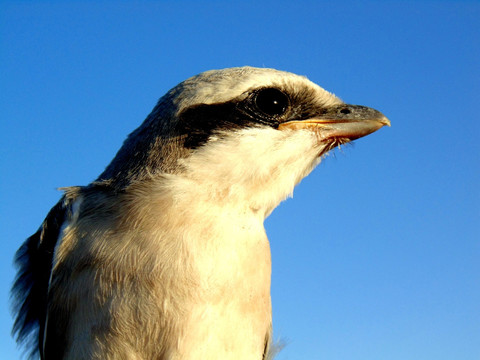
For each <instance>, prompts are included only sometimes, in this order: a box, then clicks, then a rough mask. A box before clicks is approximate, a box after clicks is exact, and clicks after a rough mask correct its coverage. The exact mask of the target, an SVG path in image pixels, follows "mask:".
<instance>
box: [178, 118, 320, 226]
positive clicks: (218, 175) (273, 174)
mask: <svg viewBox="0 0 480 360" xmlns="http://www.w3.org/2000/svg"><path fill="white" fill-rule="evenodd" d="M324 147H325V145H324V144H322V143H320V142H319V141H318V138H317V136H316V134H315V133H314V132H312V131H309V130H301V131H299V130H295V131H291V130H286V131H280V130H276V129H273V128H270V127H255V128H247V129H242V130H238V131H235V132H230V133H225V134H220V135H219V136H218V137H213V138H212V139H210V140H209V142H208V143H207V144H206V145H205V146H202V147H201V148H199V149H198V150H196V151H195V152H194V153H193V154H192V155H191V156H190V157H188V158H187V159H184V160H182V161H181V164H182V165H183V166H184V168H185V172H184V173H182V175H181V176H178V177H176V179H172V180H173V183H172V185H173V186H175V187H177V192H176V193H177V194H179V195H178V196H180V197H181V196H188V195H189V194H192V193H194V194H196V196H197V197H203V198H202V199H201V200H204V201H207V202H212V203H214V204H217V205H219V206H222V207H223V206H228V207H230V206H235V207H241V208H244V210H247V209H250V210H254V211H255V212H258V214H260V215H261V216H263V217H266V216H268V215H269V214H270V213H271V211H272V210H273V209H274V208H275V207H276V206H277V205H278V204H279V203H280V202H281V201H283V200H284V199H286V198H287V197H288V196H291V195H292V193H293V189H294V187H295V185H296V184H298V183H299V182H300V180H302V179H303V178H304V177H305V176H307V175H308V174H309V173H310V172H311V171H312V169H313V168H314V167H315V166H316V165H317V164H318V163H319V162H320V157H319V154H320V153H321V152H322V150H323V149H324ZM178 200H182V199H178ZM197 200H200V199H198V198H197Z"/></svg>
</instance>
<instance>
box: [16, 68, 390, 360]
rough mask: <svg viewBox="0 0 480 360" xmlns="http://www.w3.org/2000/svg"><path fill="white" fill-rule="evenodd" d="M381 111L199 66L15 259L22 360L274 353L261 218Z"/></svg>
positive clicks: (305, 86)
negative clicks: (26, 354)
mask: <svg viewBox="0 0 480 360" xmlns="http://www.w3.org/2000/svg"><path fill="white" fill-rule="evenodd" d="M383 126H390V121H389V120H388V119H387V118H386V117H385V116H384V115H383V114H382V113H381V112H379V111H377V110H375V109H373V108H370V107H366V106H360V105H349V104H346V103H345V102H343V101H342V100H341V99H340V98H338V97H337V96H335V95H334V94H333V93H330V92H328V91H327V90H324V89H323V88H321V87H320V86H319V85H317V84H315V83H313V82H312V81H310V80H308V78H307V77H305V76H300V75H296V74H293V73H290V72H285V71H280V70H275V69H269V68H255V67H249V66H244V67H234V68H227V69H221V70H210V71H206V72H203V73H201V74H199V75H196V76H193V77H191V78H189V79H187V80H185V81H183V82H181V83H180V84H178V85H177V86H175V87H174V88H172V89H171V90H170V91H168V92H167V93H166V94H165V95H164V96H163V97H161V98H160V100H159V101H158V102H157V104H156V106H155V107H154V108H153V110H152V112H151V113H150V114H149V115H148V116H147V118H146V119H145V120H144V122H143V123H142V124H141V125H140V126H139V127H138V128H137V129H136V130H134V131H133V132H132V133H131V134H130V135H128V137H127V138H126V140H125V141H124V143H123V145H122V146H121V148H120V150H119V151H118V153H117V154H116V156H115V157H114V159H113V160H112V161H111V163H110V164H109V165H108V166H107V167H106V168H105V170H104V171H103V172H102V173H101V174H100V175H99V176H98V178H96V180H94V181H92V182H91V183H90V184H88V185H85V186H70V187H65V188H61V190H62V191H63V195H62V197H61V199H60V200H59V202H58V203H57V204H56V205H55V206H54V207H53V208H52V209H51V210H50V212H49V213H48V214H47V216H46V218H45V220H44V221H43V223H42V224H41V226H40V227H39V229H38V231H37V232H35V233H34V234H33V235H32V236H30V237H29V238H28V239H27V240H25V242H24V243H23V244H22V245H21V247H20V248H19V249H18V251H17V253H16V255H15V264H16V266H17V269H18V270H17V275H16V278H15V281H14V284H13V286H12V303H13V309H14V310H13V311H14V316H15V320H14V325H13V329H12V333H13V335H14V336H15V337H16V340H17V342H18V343H19V344H22V345H24V346H25V347H26V348H27V350H30V351H31V353H30V355H31V356H32V357H33V358H38V357H40V358H41V359H43V360H54V359H76V360H83V359H85V360H86V359H103V360H105V359H107V360H108V359H135V360H147V359H158V360H166V359H169V360H177V359H183V360H191V359H222V360H234V359H235V360H236V359H242V360H262V359H269V358H271V357H272V356H273V355H272V354H273V353H274V351H273V349H274V346H273V345H272V343H273V342H272V307H271V296H270V285H271V283H270V281H271V280H270V279H271V254H270V243H269V240H268V239H267V236H266V233H265V229H264V225H263V223H264V220H265V218H266V217H267V216H268V215H269V214H270V213H271V212H272V211H273V210H274V208H275V207H276V206H277V205H279V203H280V202H282V201H283V200H285V199H286V198H288V197H289V196H291V195H292V193H293V189H294V187H295V185H297V184H298V183H299V182H300V181H301V180H302V179H303V178H304V177H305V176H307V175H308V174H309V173H310V172H311V171H312V170H313V169H314V168H315V167H316V166H317V165H318V164H319V163H320V162H321V160H322V159H323V158H325V156H326V154H327V153H329V152H330V151H331V150H333V149H335V148H336V147H338V146H340V145H343V144H346V143H349V142H351V141H353V140H355V139H358V138H360V137H363V136H366V135H368V134H371V133H373V132H375V131H376V130H378V129H380V128H381V127H383Z"/></svg>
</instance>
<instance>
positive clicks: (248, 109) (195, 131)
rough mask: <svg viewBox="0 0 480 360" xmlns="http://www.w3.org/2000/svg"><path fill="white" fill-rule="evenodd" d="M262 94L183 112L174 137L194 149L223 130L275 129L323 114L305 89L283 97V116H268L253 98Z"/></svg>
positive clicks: (199, 106)
mask: <svg viewBox="0 0 480 360" xmlns="http://www.w3.org/2000/svg"><path fill="white" fill-rule="evenodd" d="M262 90H264V89H257V90H255V91H252V92H251V93H250V94H249V95H248V96H247V97H246V98H243V99H234V100H231V101H228V102H224V103H218V104H199V105H194V106H191V107H189V108H187V109H185V110H183V111H182V112H181V113H180V114H179V116H178V117H179V119H178V123H177V126H176V129H175V132H176V135H177V136H179V137H182V138H184V139H185V142H184V146H185V147H186V148H189V149H194V148H197V147H199V146H201V145H203V144H205V143H206V142H207V140H208V138H209V137H210V136H211V135H212V134H214V133H216V132H219V131H222V130H227V131H228V130H233V129H241V128H245V127H249V126H257V125H267V126H271V127H273V128H278V125H279V124H280V123H282V122H285V121H289V120H306V119H310V118H312V117H314V116H318V115H319V114H321V113H322V112H323V111H325V109H322V108H319V105H318V104H317V103H316V102H315V99H316V94H315V93H314V92H313V91H311V90H309V89H308V90H303V91H299V92H296V93H294V94H287V93H286V96H288V99H289V104H288V108H287V109H286V111H285V113H284V114H281V115H272V116H269V115H268V114H265V113H264V112H262V111H261V110H260V109H258V107H257V104H256V103H255V101H256V95H257V94H258V92H259V91H262ZM267 90H268V88H267ZM278 91H280V90H278Z"/></svg>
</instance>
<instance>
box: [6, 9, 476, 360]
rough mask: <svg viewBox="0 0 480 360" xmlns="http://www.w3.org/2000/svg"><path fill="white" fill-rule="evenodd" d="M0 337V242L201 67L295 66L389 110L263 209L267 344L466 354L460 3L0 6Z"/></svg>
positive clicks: (472, 70) (469, 303) (336, 351)
mask: <svg viewBox="0 0 480 360" xmlns="http://www.w3.org/2000/svg"><path fill="white" fill-rule="evenodd" d="M0 10H1V12H0V46H1V48H0V69H1V71H0V74H1V75H0V76H1V81H0V93H1V96H0V107H1V108H0V119H1V122H0V126H1V128H0V151H1V156H0V162H1V170H0V185H1V186H0V224H1V226H0V229H1V230H0V231H1V239H2V244H3V251H2V252H1V254H0V257H1V258H0V264H1V265H0V266H1V269H0V301H1V306H0V349H1V351H2V355H1V357H2V358H4V359H16V358H19V357H20V353H21V351H20V350H19V349H17V348H16V346H15V344H14V342H13V340H12V339H11V338H10V336H9V332H10V328H11V323H12V320H11V316H10V314H9V310H8V309H9V305H8V292H9V287H10V285H11V282H12V279H13V277H14V270H13V267H12V257H13V254H14V252H15V250H16V249H17V248H18V246H19V245H20V244H21V243H22V241H23V240H24V239H25V238H26V237H28V236H29V235H30V234H32V233H33V232H35V231H36V229H37V227H38V226H39V225H40V223H41V221H42V220H43V218H44V216H45V215H46V213H47V212H48V210H49V209H50V207H51V206H53V205H54V204H55V202H56V201H57V200H58V198H59V196H60V193H59V192H58V191H56V188H57V187H61V186H70V185H84V184H87V183H89V182H90V181H92V180H93V179H94V178H96V177H97V175H98V174H99V173H100V172H101V171H102V170H103V169H104V167H105V166H106V165H107V164H108V163H109V161H110V160H111V159H112V158H113V156H114V154H115V153H116V151H117V150H118V148H119V147H120V145H121V143H122V141H123V140H124V138H125V137H126V135H127V134H128V133H129V132H131V131H132V130H133V129H135V128H136V127H137V126H138V125H139V124H140V123H141V122H142V121H143V119H144V118H145V116H146V115H147V114H148V113H149V112H150V110H151V109H152V107H153V106H154V104H155V102H156V101H157V99H158V98H159V97H160V96H161V95H163V94H164V93H165V92H166V91H167V90H168V89H169V88H171V87H173V86H174V85H176V84H177V83H178V82H180V81H182V80H184V79H186V78H187V77H190V76H192V75H194V74H196V73H199V72H201V71H204V70H209V69H215V68H224V67H232V66H241V65H251V66H258V67H273V68H277V69H281V70H287V71H291V72H295V73H299V74H303V75H307V76H308V77H309V78H310V79H311V80H313V81H314V82H316V83H318V84H320V85H321V86H323V87H324V88H326V89H327V90H330V91H332V92H334V93H336V94H337V95H339V96H340V97H341V98H342V99H343V100H345V101H346V102H349V103H354V104H361V105H368V106H372V107H375V108H377V109H379V110H381V111H382V112H383V113H384V114H386V115H387V116H388V117H389V118H390V120H391V121H392V127H391V128H384V129H381V130H380V131H378V132H377V133H375V134H373V135H370V136H368V137H366V138H363V139H359V140H357V141H356V142H355V144H354V145H353V146H349V147H346V148H344V149H343V150H342V151H336V152H335V155H334V156H330V157H328V158H327V159H325V161H324V162H323V163H322V164H321V165H320V166H319V167H318V168H317V169H316V170H315V171H314V172H313V173H312V174H311V175H310V176H309V177H308V178H306V179H305V180H304V181H303V182H302V183H301V184H300V185H299V186H298V187H297V189H296V191H295V195H294V198H293V199H289V200H288V201H286V202H284V203H282V204H281V205H280V207H279V208H277V209H276V210H275V211H274V213H273V214H272V215H271V216H270V218H268V219H267V221H266V229H267V233H268V235H269V238H270V242H271V247H272V254H273V278H272V296H273V308H274V328H275V336H276V338H283V339H284V340H286V342H287V346H286V348H285V349H284V350H283V351H282V353H281V354H280V355H279V357H278V359H280V360H287V359H292V360H293V359H329V360H334V359H338V360H345V359H355V360H359V359H368V360H374V359H379V360H383V359H389V360H395V359H398V360H400V359H401V360H404V359H422V360H425V359H432V360H433V359H435V360H442V359H445V360H446V359H449V360H450V359H462V360H467V359H472V360H473V359H479V358H480V305H479V304H480V206H479V200H480V191H479V183H480V161H479V160H480V146H479V141H478V138H479V136H480V117H479V115H478V114H479V109H478V104H479V100H480V66H479V63H480V40H479V39H480V26H479V25H478V19H480V3H479V2H478V1H463V2H449V1H429V2H427V1H411V2H400V1H399V2H393V1H377V2H372V1H363V2H361V3H360V2H342V1H336V2H334V1H332V2H321V1H310V2H307V1H298V2H296V3H294V2H281V1H278V0H277V1H263V2H260V3H259V4H256V3H255V2H253V1H251V2H250V1H242V2H220V1H205V2H193V1H190V2H187V1H177V2H173V1H171V2H153V1H139V2H133V1H132V2H127V1H123V2H113V1H108V2H107V1H98V2H94V1H85V2H61V1H52V2H43V1H37V2H34V1H16V2H9V1H2V2H1V4H0Z"/></svg>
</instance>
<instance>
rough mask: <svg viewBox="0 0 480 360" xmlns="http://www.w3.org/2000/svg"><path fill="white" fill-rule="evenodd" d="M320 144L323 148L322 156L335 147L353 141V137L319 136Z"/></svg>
mask: <svg viewBox="0 0 480 360" xmlns="http://www.w3.org/2000/svg"><path fill="white" fill-rule="evenodd" d="M318 140H319V141H318V144H319V146H320V148H321V150H320V152H319V154H318V156H319V157H321V156H323V155H325V154H327V153H328V152H329V151H331V150H333V149H335V148H337V147H338V148H340V146H342V145H344V144H348V143H349V142H351V141H352V140H353V139H350V138H347V137H332V138H328V139H325V138H319V139H318Z"/></svg>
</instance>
